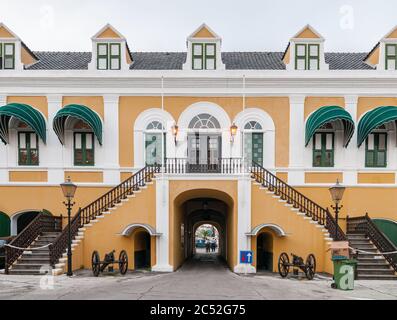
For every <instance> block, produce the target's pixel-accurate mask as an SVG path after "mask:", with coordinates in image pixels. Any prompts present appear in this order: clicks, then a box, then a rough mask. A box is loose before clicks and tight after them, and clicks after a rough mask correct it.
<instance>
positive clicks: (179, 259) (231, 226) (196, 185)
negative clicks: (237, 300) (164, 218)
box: [169, 180, 237, 270]
mask: <svg viewBox="0 0 397 320" xmlns="http://www.w3.org/2000/svg"><path fill="white" fill-rule="evenodd" d="M169 190H170V195H169V200H170V242H169V243H170V253H169V255H170V256H169V258H170V264H171V265H172V266H173V267H174V270H176V269H178V268H179V267H180V266H181V265H182V264H183V262H184V259H185V257H184V250H183V248H182V245H181V223H183V216H184V212H183V208H182V207H181V206H182V204H183V203H184V202H186V201H187V200H190V199H195V198H203V197H206V198H214V199H218V200H221V201H224V202H225V203H227V204H228V206H229V212H228V214H227V221H226V225H227V239H226V241H227V244H226V246H227V249H226V250H227V256H226V259H227V263H228V265H229V267H230V268H231V269H233V267H234V266H235V265H236V264H237V253H236V251H237V250H236V249H235V248H236V246H237V237H236V234H237V182H236V181H187V180H173V181H170V186H169ZM221 190H222V191H221ZM185 227H186V226H185Z"/></svg>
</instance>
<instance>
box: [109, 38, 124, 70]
mask: <svg viewBox="0 0 397 320" xmlns="http://www.w3.org/2000/svg"><path fill="white" fill-rule="evenodd" d="M109 51H110V52H109V56H110V61H109V66H110V68H109V69H110V70H120V68H121V45H120V43H111V44H110V45H109Z"/></svg>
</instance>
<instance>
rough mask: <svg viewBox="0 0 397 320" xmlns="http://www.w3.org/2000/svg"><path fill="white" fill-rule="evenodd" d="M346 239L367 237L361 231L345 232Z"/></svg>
mask: <svg viewBox="0 0 397 320" xmlns="http://www.w3.org/2000/svg"><path fill="white" fill-rule="evenodd" d="M346 236H347V238H348V239H368V238H367V236H366V235H365V234H363V233H349V232H347V234H346Z"/></svg>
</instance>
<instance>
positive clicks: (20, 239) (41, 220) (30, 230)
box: [5, 212, 62, 274]
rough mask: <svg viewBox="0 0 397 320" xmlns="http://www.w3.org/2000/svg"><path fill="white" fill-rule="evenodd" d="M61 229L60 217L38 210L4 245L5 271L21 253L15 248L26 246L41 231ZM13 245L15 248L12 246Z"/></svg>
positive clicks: (7, 270)
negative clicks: (24, 226)
mask: <svg viewBox="0 0 397 320" xmlns="http://www.w3.org/2000/svg"><path fill="white" fill-rule="evenodd" d="M61 229H62V218H61V217H53V216H48V215H46V214H44V213H43V212H40V213H39V214H38V215H37V216H36V217H35V218H34V219H33V220H32V221H31V222H30V223H29V224H28V225H27V227H26V228H25V229H23V231H22V232H21V233H20V234H18V236H16V237H15V238H14V239H13V240H12V241H11V242H10V243H9V245H10V246H13V247H8V246H6V247H5V272H6V274H8V272H9V268H10V267H11V266H12V264H13V263H14V262H15V261H16V260H17V259H18V258H19V257H20V256H21V255H22V253H23V252H24V250H22V249H17V248H28V247H29V246H30V245H31V244H32V242H33V241H35V240H36V239H37V237H38V236H39V235H40V234H41V233H42V232H53V231H60V230H61ZM14 247H15V248H14Z"/></svg>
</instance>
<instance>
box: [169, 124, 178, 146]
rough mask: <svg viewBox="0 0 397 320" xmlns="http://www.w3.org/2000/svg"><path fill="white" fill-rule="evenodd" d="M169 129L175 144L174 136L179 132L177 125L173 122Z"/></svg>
mask: <svg viewBox="0 0 397 320" xmlns="http://www.w3.org/2000/svg"><path fill="white" fill-rule="evenodd" d="M171 130H172V135H173V136H174V142H175V145H176V137H177V136H178V133H179V127H178V125H177V124H176V123H175V124H174V125H173V126H172V128H171Z"/></svg>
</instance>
